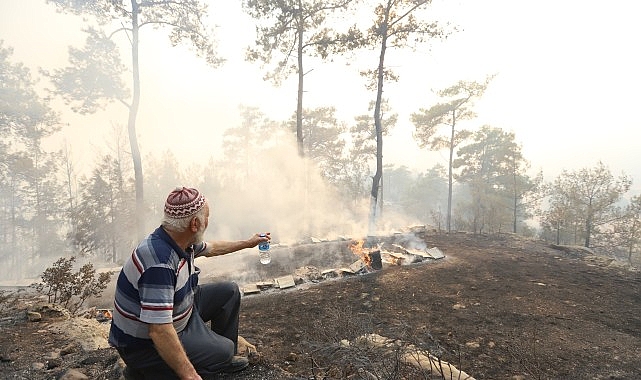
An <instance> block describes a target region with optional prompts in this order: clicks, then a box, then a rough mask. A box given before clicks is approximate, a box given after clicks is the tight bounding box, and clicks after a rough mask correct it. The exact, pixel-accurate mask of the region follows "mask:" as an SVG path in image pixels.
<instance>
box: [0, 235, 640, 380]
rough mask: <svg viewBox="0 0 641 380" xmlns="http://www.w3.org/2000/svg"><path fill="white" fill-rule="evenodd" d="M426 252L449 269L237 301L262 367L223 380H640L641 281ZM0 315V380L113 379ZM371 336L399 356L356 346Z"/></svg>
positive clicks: (442, 240) (508, 242)
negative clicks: (451, 369)
mask: <svg viewBox="0 0 641 380" xmlns="http://www.w3.org/2000/svg"><path fill="white" fill-rule="evenodd" d="M425 240H426V241H427V244H428V246H436V247H438V248H439V249H440V250H441V251H442V252H443V253H444V254H445V255H446V257H445V258H444V259H441V260H437V261H429V262H422V263H416V264H412V265H403V266H389V267H385V268H384V269H383V270H381V271H376V272H372V273H367V274H363V275H356V276H350V277H346V278H340V279H331V280H325V281H321V282H319V283H315V284H308V286H298V287H296V288H294V289H292V290H288V291H286V290H283V291H279V292H266V293H265V294H259V295H248V296H246V297H244V299H243V305H242V310H241V325H240V326H241V327H240V329H241V331H240V333H241V335H243V336H244V337H245V338H246V339H247V340H248V341H250V342H252V343H254V344H255V345H256V346H257V349H258V352H259V357H257V358H253V363H252V365H251V366H250V367H249V368H248V369H247V370H246V371H244V372H242V373H240V374H236V375H234V376H231V375H225V376H220V379H255V380H258V379H264V380H270V379H314V380H316V379H318V380H320V379H431V378H440V377H438V376H436V375H434V373H433V374H432V375H429V370H426V369H419V368H417V367H415V366H410V365H406V364H403V363H402V361H401V360H400V354H399V353H400V352H401V351H404V350H406V349H407V347H408V345H410V344H411V345H413V346H412V347H413V350H414V352H418V351H420V352H423V353H425V352H429V353H431V354H432V355H434V356H435V357H437V358H440V359H441V360H443V361H447V362H450V363H451V364H453V365H454V366H456V367H457V368H459V369H460V370H463V371H465V372H466V373H467V374H469V375H471V376H473V377H474V378H475V379H514V380H517V379H639V378H641V274H640V273H639V272H637V271H631V270H629V269H627V268H625V267H623V266H621V265H613V263H611V262H610V261H611V260H608V259H604V258H598V257H594V256H590V255H587V254H586V253H585V252H584V251H582V250H580V249H562V250H561V249H555V248H553V247H551V246H549V245H547V244H545V243H543V242H536V241H529V240H523V239H518V238H516V237H512V236H505V235H503V236H499V237H497V236H493V237H487V236H472V235H467V234H454V235H450V236H447V235H434V236H427V237H425ZM557 248H558V247H557ZM5 301H6V297H5ZM0 310H1V311H2V317H3V318H2V319H1V321H2V323H0V356H1V359H2V361H1V362H0V374H1V378H2V379H55V378H58V377H59V376H60V375H61V374H63V373H65V371H66V370H67V369H69V368H76V369H78V370H79V371H80V372H82V373H84V374H85V375H87V376H88V378H90V379H117V378H119V377H120V374H121V371H120V369H119V367H118V365H117V363H116V362H117V356H116V354H115V351H114V350H113V349H109V348H107V349H100V350H84V349H82V348H79V347H74V344H73V343H71V342H70V341H69V339H68V338H67V337H66V336H65V334H55V333H52V332H51V331H49V330H48V329H47V328H46V326H47V323H48V321H47V320H46V318H43V320H42V321H40V322H28V321H25V320H24V318H14V319H13V320H9V319H8V317H7V315H10V314H11V313H21V312H22V309H19V308H18V309H15V308H14V309H12V308H11V307H9V306H7V302H4V306H3V307H2V308H0ZM9 322H11V323H9ZM369 333H376V334H379V335H381V336H384V337H387V338H391V339H394V340H396V344H395V345H392V346H390V347H387V348H385V349H384V350H377V349H374V348H372V347H371V346H367V345H365V346H363V345H358V344H356V341H357V339H356V338H357V337H359V336H362V335H365V334H369ZM60 349H63V350H62V352H61V354H60V355H59V356H58V357H52V358H51V359H47V358H46V356H47V355H50V352H51V351H55V350H58V351H59V350H60ZM54 356H55V355H54ZM34 363H42V364H34ZM448 378H449V377H448ZM455 378H456V377H455Z"/></svg>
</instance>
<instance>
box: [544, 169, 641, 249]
mask: <svg viewBox="0 0 641 380" xmlns="http://www.w3.org/2000/svg"><path fill="white" fill-rule="evenodd" d="M631 184H632V180H631V179H630V178H629V177H628V176H626V175H625V174H622V175H621V176H619V177H618V178H615V177H614V175H613V174H612V172H610V169H608V167H607V166H606V165H605V164H603V163H602V162H599V163H598V164H597V165H596V166H595V167H594V168H584V169H581V170H577V171H567V170H564V171H563V172H562V173H561V174H560V175H559V176H558V177H557V178H556V179H555V180H554V183H553V184H551V185H549V186H548V195H549V203H550V206H549V212H547V213H546V214H545V216H544V217H545V219H544V221H545V223H546V225H547V228H548V229H552V230H556V233H557V240H559V237H560V236H561V235H562V233H564V234H569V236H571V237H573V238H574V242H573V243H578V240H580V239H582V240H583V244H584V246H585V247H590V246H591V238H592V237H593V235H597V236H598V235H599V234H601V233H602V232H604V231H603V230H602V228H607V227H608V226H609V225H610V224H611V222H613V221H614V220H616V219H617V214H618V213H619V209H618V207H617V202H619V200H620V199H621V197H622V196H623V194H625V193H626V192H627V191H628V190H629V189H630V185H631Z"/></svg>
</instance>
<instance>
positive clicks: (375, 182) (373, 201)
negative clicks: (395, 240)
mask: <svg viewBox="0 0 641 380" xmlns="http://www.w3.org/2000/svg"><path fill="white" fill-rule="evenodd" d="M386 17H388V15H386ZM383 25H387V19H386V20H385V22H384V23H383ZM386 45H387V33H384V34H383V40H382V42H381V55H380V57H379V60H378V73H377V91H376V105H375V107H374V126H375V127H376V173H375V174H374V177H372V192H371V193H370V206H369V213H370V214H369V230H370V235H375V232H376V206H377V204H378V187H379V186H380V183H381V178H382V177H383V125H382V122H381V103H382V99H383V74H384V68H385V66H384V62H385V50H386V48H387V46H386Z"/></svg>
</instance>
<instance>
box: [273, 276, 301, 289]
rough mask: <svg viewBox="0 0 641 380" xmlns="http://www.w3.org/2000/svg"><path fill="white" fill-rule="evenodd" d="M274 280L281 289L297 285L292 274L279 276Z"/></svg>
mask: <svg viewBox="0 0 641 380" xmlns="http://www.w3.org/2000/svg"><path fill="white" fill-rule="evenodd" d="M274 282H275V283H276V284H278V287H279V288H281V289H286V288H291V287H293V286H296V283H295V282H294V276H292V275H287V276H283V277H278V278H276V279H274Z"/></svg>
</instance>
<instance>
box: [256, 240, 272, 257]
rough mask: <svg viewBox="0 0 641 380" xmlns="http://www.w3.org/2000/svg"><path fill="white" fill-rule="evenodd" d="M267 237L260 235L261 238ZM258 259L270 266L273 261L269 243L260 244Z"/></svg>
mask: <svg viewBox="0 0 641 380" xmlns="http://www.w3.org/2000/svg"><path fill="white" fill-rule="evenodd" d="M265 236H267V235H265V234H260V237H265ZM258 257H259V258H260V263H261V264H269V263H270V262H271V261H272V257H271V255H270V253H269V241H264V242H262V243H260V244H258Z"/></svg>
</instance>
